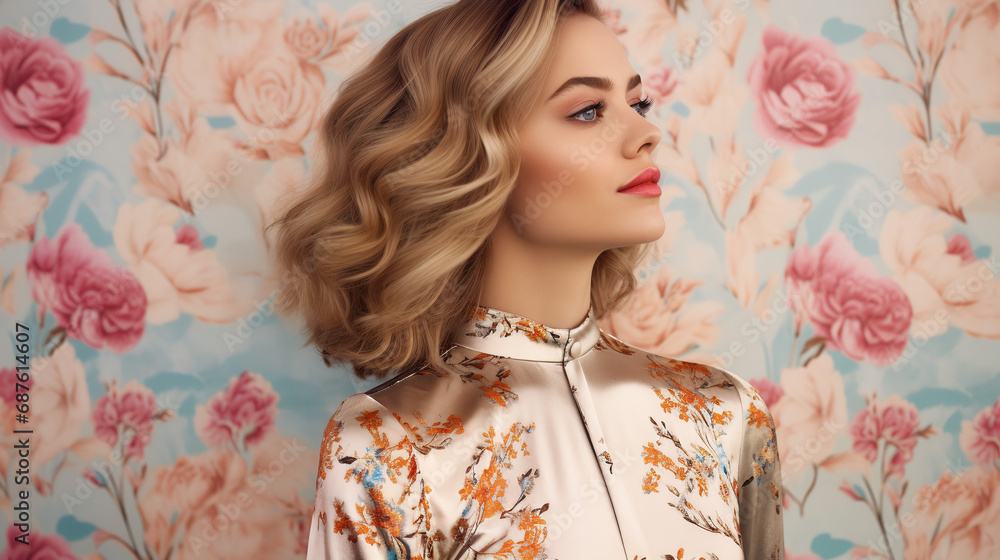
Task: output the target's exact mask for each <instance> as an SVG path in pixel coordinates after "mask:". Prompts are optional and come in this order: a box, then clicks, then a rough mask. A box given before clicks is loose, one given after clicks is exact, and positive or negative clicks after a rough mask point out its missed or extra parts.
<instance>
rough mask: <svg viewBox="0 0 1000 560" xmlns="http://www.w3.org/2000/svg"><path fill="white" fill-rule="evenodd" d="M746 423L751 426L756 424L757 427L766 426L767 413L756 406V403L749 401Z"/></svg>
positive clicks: (767, 423)
mask: <svg viewBox="0 0 1000 560" xmlns="http://www.w3.org/2000/svg"><path fill="white" fill-rule="evenodd" d="M747 414H748V418H747V424H749V425H751V426H756V427H758V428H766V427H767V426H768V425H769V424H770V423H769V422H768V421H767V415H766V414H764V411H763V410H761V409H759V408H757V406H756V404H755V403H753V402H751V403H750V406H749V407H747Z"/></svg>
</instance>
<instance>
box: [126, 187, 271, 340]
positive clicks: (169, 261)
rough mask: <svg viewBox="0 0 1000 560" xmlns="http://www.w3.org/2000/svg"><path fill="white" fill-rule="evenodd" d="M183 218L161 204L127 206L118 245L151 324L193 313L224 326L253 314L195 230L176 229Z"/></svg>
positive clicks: (151, 202) (167, 206)
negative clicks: (144, 299) (146, 302)
mask: <svg viewBox="0 0 1000 560" xmlns="http://www.w3.org/2000/svg"><path fill="white" fill-rule="evenodd" d="M180 219H181V212H180V211H179V210H178V209H177V208H176V207H174V206H171V205H169V204H166V203H164V202H162V201H160V200H157V199H147V200H144V201H143V202H140V203H139V204H136V205H132V204H129V203H123V204H122V205H121V206H120V207H119V209H118V218H117V219H116V221H115V227H114V242H115V248H116V249H117V250H118V253H119V254H120V255H121V256H122V258H123V259H125V262H126V263H127V264H128V267H129V269H130V270H131V271H132V272H134V273H135V275H136V277H138V279H139V282H141V283H142V286H143V289H144V290H145V291H146V294H147V297H148V298H149V307H148V310H147V313H146V320H147V321H149V322H150V323H152V324H155V325H158V324H163V323H167V322H170V321H173V320H175V319H177V318H178V317H179V316H180V314H181V313H189V314H191V315H193V316H194V317H195V318H197V319H198V320H199V321H204V322H206V323H217V324H225V323H229V322H232V321H233V320H235V319H236V318H238V317H239V316H241V315H242V314H244V313H247V312H249V311H250V310H251V309H252V308H253V306H252V304H249V303H246V302H244V301H242V300H241V299H240V298H239V297H237V291H238V290H237V287H236V286H235V285H233V284H232V283H231V282H230V281H229V279H228V273H227V271H226V268H225V267H224V266H223V265H222V264H221V263H220V262H219V260H218V257H217V256H216V253H215V251H212V250H209V249H205V248H204V246H203V245H202V243H201V240H200V239H199V237H198V234H197V231H196V230H195V229H194V227H193V226H191V225H190V224H184V225H182V226H180V227H179V228H177V229H176V230H175V229H174V224H176V223H177V222H178V221H180Z"/></svg>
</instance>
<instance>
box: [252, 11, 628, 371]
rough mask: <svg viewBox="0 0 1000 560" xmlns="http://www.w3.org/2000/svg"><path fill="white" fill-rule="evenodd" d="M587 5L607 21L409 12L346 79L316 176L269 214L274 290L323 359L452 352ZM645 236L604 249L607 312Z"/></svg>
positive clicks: (621, 295) (325, 126)
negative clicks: (553, 67)
mask: <svg viewBox="0 0 1000 560" xmlns="http://www.w3.org/2000/svg"><path fill="white" fill-rule="evenodd" d="M578 12H582V13H585V14H587V15H590V16H593V17H595V18H597V19H599V20H601V21H604V16H603V13H602V10H601V8H600V7H599V6H598V5H597V3H596V0H491V1H490V2H482V1H481V0H460V1H459V2H457V3H455V4H453V5H450V6H447V7H444V8H441V9H439V10H436V11H434V12H431V13H429V14H426V15H424V16H423V17H421V18H419V19H417V20H416V21H414V22H412V23H410V24H408V25H406V26H405V27H404V28H403V29H402V30H400V31H399V32H398V33H396V34H395V35H394V36H393V37H391V38H390V39H389V40H388V42H387V43H386V44H385V45H384V46H383V47H381V49H380V50H378V52H377V53H375V55H374V57H373V58H372V59H371V60H370V61H369V62H367V63H366V64H365V65H364V66H362V67H361V68H360V69H359V70H357V71H356V72H354V73H353V74H351V75H350V76H349V77H348V79H347V80H346V81H345V82H344V83H343V84H342V86H341V88H340V91H339V92H338V95H337V97H336V99H335V100H334V101H333V103H332V104H331V105H330V107H329V109H328V110H327V111H326V114H325V115H324V117H323V120H322V123H321V128H320V129H319V132H318V134H319V137H318V138H317V146H318V148H317V151H318V152H319V153H318V154H314V164H313V168H312V172H311V177H310V179H309V180H308V181H307V182H306V183H305V184H304V185H305V186H304V188H300V189H296V190H295V191H294V196H295V198H294V200H291V201H288V203H287V204H283V205H282V207H283V210H282V211H281V212H280V214H279V215H278V217H277V219H276V220H275V221H274V222H273V223H271V224H270V225H268V226H267V228H266V229H270V228H271V227H273V226H277V233H276V236H275V238H274V247H273V253H274V258H275V264H276V267H277V269H278V270H279V272H280V273H281V275H282V277H283V285H282V288H281V289H280V291H279V293H278V295H277V296H276V298H275V301H274V304H275V306H276V308H277V310H278V312H280V313H287V312H296V313H298V314H300V315H301V316H302V317H303V319H304V328H305V330H306V331H307V332H308V333H309V340H308V341H307V342H306V343H305V344H315V345H316V346H317V348H318V350H319V351H320V353H321V354H322V355H323V361H324V363H325V364H326V365H327V366H328V367H330V366H331V365H332V364H331V359H334V360H336V361H339V362H344V363H350V364H352V365H353V366H354V370H355V374H356V375H357V376H358V377H360V378H362V379H365V378H368V377H369V376H375V377H385V376H386V375H387V374H389V373H391V372H393V371H396V370H398V371H408V370H409V369H410V368H414V367H420V366H421V365H426V366H430V367H432V368H436V369H444V368H445V365H444V363H443V359H442V357H441V354H442V352H443V351H444V350H445V349H446V348H447V346H446V345H447V344H448V342H449V338H450V335H451V334H452V333H454V332H455V330H456V329H457V328H459V327H460V326H461V324H462V323H464V322H465V321H467V320H469V319H470V318H471V317H472V313H473V311H474V310H475V307H476V305H478V300H479V295H480V290H481V286H482V280H483V276H484V271H485V267H484V265H485V263H486V254H487V251H489V250H490V247H489V243H488V238H489V236H490V234H491V233H492V232H493V230H494V228H495V227H496V225H497V224H498V222H499V220H500V219H501V217H502V215H503V210H504V207H505V205H506V203H507V199H508V198H509V196H510V194H511V192H512V190H513V189H514V186H515V184H516V181H517V177H518V169H519V166H520V153H519V150H518V149H517V147H518V145H519V144H518V136H517V128H518V126H519V124H520V123H521V122H523V118H524V116H525V115H526V113H527V111H526V110H525V108H526V107H531V106H533V104H534V100H535V98H536V97H537V96H538V95H539V94H540V92H541V86H542V84H543V80H544V77H545V76H544V71H545V69H546V68H547V67H548V65H549V63H550V62H551V51H552V48H551V47H552V45H553V44H554V34H555V32H556V28H557V25H558V24H559V22H561V21H562V20H563V18H565V17H566V16H568V15H570V14H573V13H578ZM647 250H648V244H643V245H636V246H631V247H623V248H616V249H609V250H607V251H604V252H603V253H602V254H601V255H600V256H599V257H598V259H597V261H596V263H595V265H594V270H593V276H592V279H591V304H592V306H593V308H594V314H595V316H596V317H602V316H603V315H605V314H606V313H607V312H608V311H611V310H613V309H615V308H616V307H617V306H619V305H621V304H622V303H623V301H624V300H625V298H626V297H627V296H628V295H629V294H630V293H631V292H632V291H633V290H634V289H635V286H636V280H635V275H634V269H635V267H636V266H638V264H639V262H640V260H641V259H642V258H643V257H644V256H645V255H646V251H647ZM305 344H304V345H303V346H305Z"/></svg>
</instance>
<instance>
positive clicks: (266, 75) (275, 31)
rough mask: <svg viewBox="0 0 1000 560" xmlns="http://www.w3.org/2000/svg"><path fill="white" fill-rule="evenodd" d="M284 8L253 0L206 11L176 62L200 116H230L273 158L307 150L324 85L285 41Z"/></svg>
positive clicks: (177, 75)
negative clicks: (234, 7) (231, 9)
mask: <svg viewBox="0 0 1000 560" xmlns="http://www.w3.org/2000/svg"><path fill="white" fill-rule="evenodd" d="M283 10H284V5H283V4H282V3H281V2H262V1H255V0H248V1H246V2H243V3H241V4H240V7H239V9H238V10H236V11H234V12H232V13H225V14H222V13H219V12H218V11H217V10H201V11H199V12H197V14H196V15H195V16H194V17H193V18H192V20H191V22H190V24H189V25H188V33H187V34H186V36H185V41H184V43H182V44H181V45H180V46H179V47H177V48H176V49H175V51H174V55H173V57H172V60H171V68H172V69H173V74H172V76H171V80H172V82H173V84H174V85H175V87H176V88H177V90H178V93H179V94H180V96H181V97H183V98H185V99H187V100H188V101H189V102H191V103H192V104H195V105H197V106H198V111H199V113H203V114H205V113H208V114H228V115H230V116H232V117H233V118H234V119H235V120H236V123H237V125H238V126H239V127H240V129H241V130H242V131H243V132H244V133H245V134H246V135H247V136H248V137H250V138H251V139H252V140H254V141H255V142H256V143H257V144H259V145H260V146H261V149H262V150H263V151H264V152H265V154H266V157H267V158H268V159H281V158H285V157H300V156H302V155H304V153H305V151H304V150H303V149H302V146H301V142H302V140H303V139H304V138H305V136H306V135H307V134H308V133H309V132H310V131H311V130H312V128H313V125H314V124H315V121H316V119H317V116H318V114H317V111H318V109H319V107H320V99H321V97H322V96H323V93H324V88H325V78H324V76H323V72H322V71H321V70H320V68H319V67H318V66H316V65H314V64H311V63H309V62H306V61H303V60H301V59H300V58H299V57H298V56H296V54H295V52H301V48H302V47H303V45H302V44H297V43H295V42H294V40H293V43H292V45H291V46H290V45H289V44H288V43H287V42H286V40H285V39H286V37H285V29H284V26H283V24H282V23H281V14H282V12H283ZM292 29H293V33H294V27H293V28H292ZM293 48H294V49H295V51H293ZM206 52H211V53H213V56H208V57H207V56H204V53H206ZM261 53H264V54H263V55H262V54H261Z"/></svg>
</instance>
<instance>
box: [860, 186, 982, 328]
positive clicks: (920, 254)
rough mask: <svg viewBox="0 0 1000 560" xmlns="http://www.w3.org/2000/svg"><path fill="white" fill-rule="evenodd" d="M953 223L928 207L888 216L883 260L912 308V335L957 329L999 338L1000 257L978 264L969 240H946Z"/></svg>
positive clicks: (892, 212) (961, 237)
mask: <svg viewBox="0 0 1000 560" xmlns="http://www.w3.org/2000/svg"><path fill="white" fill-rule="evenodd" d="M954 225H955V221H954V220H953V219H951V218H950V217H948V216H947V215H945V214H943V213H941V212H938V211H937V210H935V209H933V208H929V207H927V206H918V207H916V208H914V209H912V210H908V211H906V212H901V211H899V210H890V211H889V213H888V214H886V217H885V224H884V225H883V226H882V233H881V234H880V236H879V252H880V253H881V255H882V260H883V261H885V264H886V265H887V266H888V267H889V269H890V270H891V271H892V272H893V274H894V275H895V278H896V281H897V282H899V284H900V285H901V286H902V287H903V290H904V291H906V294H907V296H908V298H909V299H910V301H911V302H912V304H913V327H912V330H913V332H917V331H918V330H919V331H920V332H922V333H923V334H924V336H936V335H939V334H943V333H944V332H945V331H946V330H947V326H948V325H949V324H950V325H954V326H955V327H958V328H960V329H963V330H965V331H966V332H967V333H969V334H971V335H973V336H981V337H986V338H1000V279H998V278H997V275H996V264H995V262H996V256H992V257H991V258H989V259H977V258H975V255H974V254H973V252H972V247H971V244H970V243H969V240H968V239H967V238H966V237H965V236H964V235H961V234H957V233H955V234H951V235H947V237H946V234H947V233H948V231H949V230H951V228H952V226H954Z"/></svg>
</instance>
